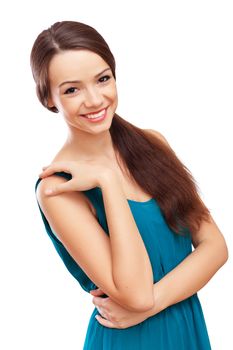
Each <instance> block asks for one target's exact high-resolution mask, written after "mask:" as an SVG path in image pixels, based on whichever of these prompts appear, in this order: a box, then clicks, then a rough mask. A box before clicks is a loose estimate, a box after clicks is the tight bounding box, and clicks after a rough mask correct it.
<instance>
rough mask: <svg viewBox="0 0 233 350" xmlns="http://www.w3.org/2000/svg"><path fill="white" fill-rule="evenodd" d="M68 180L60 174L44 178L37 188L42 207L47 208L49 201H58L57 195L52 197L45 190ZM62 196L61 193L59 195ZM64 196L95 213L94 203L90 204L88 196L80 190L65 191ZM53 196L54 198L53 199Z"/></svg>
mask: <svg viewBox="0 0 233 350" xmlns="http://www.w3.org/2000/svg"><path fill="white" fill-rule="evenodd" d="M66 181H67V180H66V179H65V178H64V177H62V176H58V175H51V176H48V177H46V178H43V179H42V180H41V181H40V183H39V184H38V187H37V190H36V196H37V199H38V201H39V203H40V205H41V207H43V208H45V207H47V204H48V202H56V197H58V196H54V198H53V197H50V196H47V195H46V194H45V191H46V190H47V189H49V188H51V187H53V188H54V187H56V186H57V185H59V184H61V183H64V182H66ZM59 196H61V195H59ZM62 197H66V200H69V201H75V202H76V203H77V204H76V205H78V206H80V207H83V208H86V209H87V210H91V212H92V213H93V214H94V215H95V214H96V213H95V209H94V207H93V206H92V205H90V202H89V200H88V199H87V198H86V196H85V195H84V194H83V193H82V192H79V191H76V192H71V193H68V192H67V193H64V194H63V195H62ZM51 198H53V200H51Z"/></svg>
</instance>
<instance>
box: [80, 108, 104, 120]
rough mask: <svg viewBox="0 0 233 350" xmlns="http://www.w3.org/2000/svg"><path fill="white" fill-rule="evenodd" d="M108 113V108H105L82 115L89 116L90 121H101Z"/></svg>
mask: <svg viewBox="0 0 233 350" xmlns="http://www.w3.org/2000/svg"><path fill="white" fill-rule="evenodd" d="M106 114H107V108H104V109H102V110H100V111H98V112H96V113H89V114H82V115H81V117H83V118H87V119H89V120H90V121H100V120H103V119H105V117H106Z"/></svg>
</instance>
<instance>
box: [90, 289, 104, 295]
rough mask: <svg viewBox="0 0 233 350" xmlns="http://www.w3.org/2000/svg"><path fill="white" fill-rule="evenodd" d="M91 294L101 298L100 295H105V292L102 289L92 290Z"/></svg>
mask: <svg viewBox="0 0 233 350" xmlns="http://www.w3.org/2000/svg"><path fill="white" fill-rule="evenodd" d="M90 293H91V294H92V295H95V296H99V295H102V294H104V292H103V291H102V290H101V289H100V288H98V289H94V290H91V291H90Z"/></svg>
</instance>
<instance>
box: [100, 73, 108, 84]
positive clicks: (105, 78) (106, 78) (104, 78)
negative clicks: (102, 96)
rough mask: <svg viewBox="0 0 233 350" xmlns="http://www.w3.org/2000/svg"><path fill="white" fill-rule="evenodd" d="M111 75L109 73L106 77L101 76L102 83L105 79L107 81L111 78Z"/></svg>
mask: <svg viewBox="0 0 233 350" xmlns="http://www.w3.org/2000/svg"><path fill="white" fill-rule="evenodd" d="M110 78H111V77H110V76H109V75H105V76H104V77H101V78H100V79H99V81H100V82H101V83H104V82H105V81H107V80H109V79H110Z"/></svg>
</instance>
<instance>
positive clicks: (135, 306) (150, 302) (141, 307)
mask: <svg viewBox="0 0 233 350" xmlns="http://www.w3.org/2000/svg"><path fill="white" fill-rule="evenodd" d="M128 307H129V308H130V309H131V310H132V311H135V312H145V311H149V310H151V309H153V307H154V298H151V297H150V298H149V297H148V298H147V299H141V300H131V301H130V303H128Z"/></svg>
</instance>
